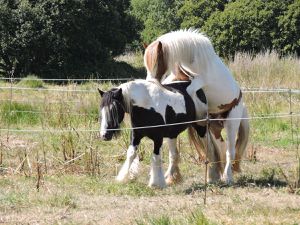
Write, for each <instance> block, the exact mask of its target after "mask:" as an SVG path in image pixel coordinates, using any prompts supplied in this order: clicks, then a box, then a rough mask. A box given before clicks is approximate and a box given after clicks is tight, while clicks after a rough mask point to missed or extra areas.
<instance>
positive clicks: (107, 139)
mask: <svg viewBox="0 0 300 225" xmlns="http://www.w3.org/2000/svg"><path fill="white" fill-rule="evenodd" d="M112 137H113V134H112V133H105V134H104V135H101V134H100V138H101V139H102V140H103V141H110V140H111V139H112Z"/></svg>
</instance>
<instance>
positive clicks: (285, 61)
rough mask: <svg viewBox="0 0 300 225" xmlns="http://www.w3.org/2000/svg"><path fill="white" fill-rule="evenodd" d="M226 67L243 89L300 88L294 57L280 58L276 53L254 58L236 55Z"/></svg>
mask: <svg viewBox="0 0 300 225" xmlns="http://www.w3.org/2000/svg"><path fill="white" fill-rule="evenodd" d="M228 66H229V68H230V70H231V71H232V72H233V74H234V75H235V77H236V79H237V80H238V82H239V83H240V85H241V86H244V87H269V88H299V87H300V59H299V58H297V57H296V56H286V57H280V56H279V54H278V53H276V52H265V53H260V54H257V55H255V56H252V55H251V54H247V53H237V54H236V55H235V57H234V60H233V61H230V62H229V63H228Z"/></svg>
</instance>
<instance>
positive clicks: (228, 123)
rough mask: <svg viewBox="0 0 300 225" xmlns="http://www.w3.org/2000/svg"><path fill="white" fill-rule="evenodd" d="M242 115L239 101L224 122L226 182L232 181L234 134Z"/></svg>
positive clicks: (236, 131)
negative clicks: (225, 135)
mask: <svg viewBox="0 0 300 225" xmlns="http://www.w3.org/2000/svg"><path fill="white" fill-rule="evenodd" d="M242 115H243V105H242V102H240V103H239V104H238V105H237V106H236V107H234V108H233V109H232V110H231V111H230V113H229V115H228V117H227V119H228V120H225V122H224V127H225V129H226V133H227V143H226V144H227V151H226V165H225V169H224V175H223V179H224V181H225V182H226V183H227V184H230V183H232V182H233V174H232V161H233V160H235V142H236V135H237V133H238V130H239V126H240V122H241V120H240V119H239V118H241V117H242Z"/></svg>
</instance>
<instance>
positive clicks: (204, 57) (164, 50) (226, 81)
mask: <svg viewBox="0 0 300 225" xmlns="http://www.w3.org/2000/svg"><path fill="white" fill-rule="evenodd" d="M144 64H145V67H146V69H147V79H148V80H151V79H156V80H158V81H160V82H161V81H163V80H164V79H165V77H166V76H167V75H169V77H168V78H167V81H168V82H169V81H174V80H181V79H182V78H181V76H180V75H182V74H185V75H187V76H188V77H189V79H190V80H192V84H191V85H190V86H189V87H188V89H187V91H188V93H189V90H194V89H195V88H196V87H197V88H202V89H203V90H204V93H205V95H206V98H207V104H208V113H209V114H211V115H214V117H217V118H223V119H225V120H224V124H223V125H224V127H225V130H226V133H227V142H226V145H227V151H226V165H225V169H224V174H223V179H224V181H225V182H226V183H228V184H230V183H232V182H233V174H232V164H233V163H234V168H235V169H236V170H239V159H240V158H241V157H242V155H243V153H244V151H245V149H246V145H247V142H248V136H249V124H248V120H241V119H240V118H245V117H247V116H248V114H247V110H246V108H245V106H244V105H243V98H242V93H241V90H240V87H239V85H238V84H237V82H236V81H235V79H234V78H233V76H232V74H231V72H230V71H229V69H228V68H227V66H226V65H225V64H224V63H223V62H222V60H221V59H220V58H219V56H218V55H217V54H216V53H215V51H214V48H213V46H212V44H211V42H210V40H209V39H208V38H207V37H206V36H204V35H203V34H201V33H199V32H198V31H196V30H191V29H189V30H179V31H175V32H171V33H167V34H165V35H162V36H161V37H159V38H158V39H157V40H156V41H154V42H152V43H151V44H150V45H149V46H148V47H147V48H146V50H145V54H144ZM189 94H190V93H189ZM196 97H197V96H192V98H193V99H196ZM205 113H206V112H205V111H203V110H201V109H200V108H199V111H197V115H198V118H199V119H201V118H203V115H205ZM237 134H239V137H238V141H237V142H236V137H237ZM235 145H237V151H236V146H235ZM235 162H236V163H235Z"/></svg>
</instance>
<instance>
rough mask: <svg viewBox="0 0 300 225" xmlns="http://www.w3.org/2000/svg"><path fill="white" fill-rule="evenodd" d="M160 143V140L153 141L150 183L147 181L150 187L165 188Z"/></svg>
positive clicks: (161, 140) (161, 141)
mask: <svg viewBox="0 0 300 225" xmlns="http://www.w3.org/2000/svg"><path fill="white" fill-rule="evenodd" d="M162 143H163V139H162V138H159V139H157V140H154V154H153V156H152V161H151V171H150V181H149V186H150V187H158V188H164V187H166V181H165V177H164V173H163V168H162V159H161V154H160V150H161V146H162Z"/></svg>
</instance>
